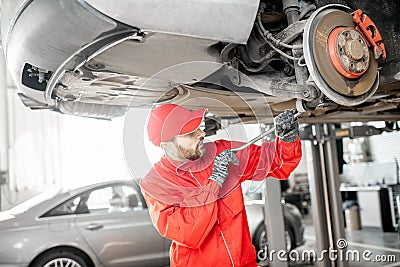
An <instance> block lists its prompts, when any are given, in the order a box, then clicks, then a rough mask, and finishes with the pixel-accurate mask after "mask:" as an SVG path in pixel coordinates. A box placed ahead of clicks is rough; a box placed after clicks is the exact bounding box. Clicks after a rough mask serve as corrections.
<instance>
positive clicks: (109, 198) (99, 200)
mask: <svg viewBox="0 0 400 267" xmlns="http://www.w3.org/2000/svg"><path fill="white" fill-rule="evenodd" d="M87 207H88V210H89V213H92V214H104V213H116V212H130V211H139V210H143V203H142V202H141V200H140V198H139V195H138V192H137V191H136V190H135V188H133V187H131V186H128V185H116V186H110V187H105V188H101V189H98V190H94V191H92V192H91V193H90V194H89V197H88V200H87Z"/></svg>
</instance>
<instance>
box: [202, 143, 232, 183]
mask: <svg viewBox="0 0 400 267" xmlns="http://www.w3.org/2000/svg"><path fill="white" fill-rule="evenodd" d="M231 162H232V163H233V164H235V165H239V160H238V159H237V157H236V155H235V153H234V152H232V151H231V150H224V151H222V152H221V153H220V154H219V155H218V156H216V157H215V159H214V167H213V171H212V174H211V176H210V178H208V179H210V180H212V181H214V182H216V183H217V184H218V185H219V186H220V187H222V184H223V183H224V182H225V179H226V177H228V166H229V163H231Z"/></svg>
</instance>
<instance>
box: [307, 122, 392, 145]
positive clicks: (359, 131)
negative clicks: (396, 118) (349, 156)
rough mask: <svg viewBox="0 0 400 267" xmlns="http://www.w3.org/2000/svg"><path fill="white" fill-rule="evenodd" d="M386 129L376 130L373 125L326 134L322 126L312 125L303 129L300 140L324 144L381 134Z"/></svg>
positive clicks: (337, 130) (333, 130) (353, 127)
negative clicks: (331, 140)
mask: <svg viewBox="0 0 400 267" xmlns="http://www.w3.org/2000/svg"><path fill="white" fill-rule="evenodd" d="M384 131H385V129H384V128H376V127H374V126H372V125H362V126H352V127H349V128H344V129H331V131H329V134H325V133H324V129H323V128H322V124H310V125H307V126H306V127H304V128H302V129H301V131H300V138H301V139H302V140H310V141H314V142H318V143H319V142H323V141H324V140H327V139H342V138H344V137H348V138H351V139H353V138H359V137H367V136H373V135H378V134H381V133H383V132H384Z"/></svg>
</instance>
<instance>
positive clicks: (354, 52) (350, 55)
mask: <svg viewBox="0 0 400 267" xmlns="http://www.w3.org/2000/svg"><path fill="white" fill-rule="evenodd" d="M328 51H329V57H330V60H331V63H332V65H333V67H334V68H335V70H336V71H337V72H339V73H340V74H341V75H342V76H344V77H346V78H349V79H355V78H358V77H360V76H361V75H362V74H364V73H365V72H366V71H367V69H368V67H369V50H368V45H367V43H366V42H365V40H364V38H363V37H362V36H361V34H360V33H358V32H357V31H356V30H355V29H354V28H345V27H339V28H336V29H334V30H333V31H332V32H331V33H330V34H329V37H328Z"/></svg>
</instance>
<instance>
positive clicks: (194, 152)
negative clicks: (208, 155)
mask: <svg viewBox="0 0 400 267" xmlns="http://www.w3.org/2000/svg"><path fill="white" fill-rule="evenodd" d="M200 144H201V143H199V144H198V145H197V146H196V148H195V149H188V148H185V147H183V146H181V145H178V149H179V152H180V153H181V154H182V155H183V156H184V157H185V158H186V159H189V160H196V159H198V158H200V157H201V156H202V155H203V151H202V149H200ZM203 149H204V148H203Z"/></svg>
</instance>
